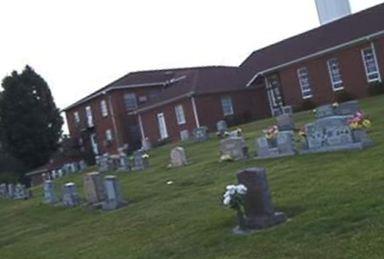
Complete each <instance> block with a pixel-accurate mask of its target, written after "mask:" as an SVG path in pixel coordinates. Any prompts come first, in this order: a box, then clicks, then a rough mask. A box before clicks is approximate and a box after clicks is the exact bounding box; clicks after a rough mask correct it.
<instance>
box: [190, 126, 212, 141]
mask: <svg viewBox="0 0 384 259" xmlns="http://www.w3.org/2000/svg"><path fill="white" fill-rule="evenodd" d="M208 138H209V136H208V128H207V127H200V128H196V129H194V130H193V140H194V141H196V142H202V141H206V140H208Z"/></svg>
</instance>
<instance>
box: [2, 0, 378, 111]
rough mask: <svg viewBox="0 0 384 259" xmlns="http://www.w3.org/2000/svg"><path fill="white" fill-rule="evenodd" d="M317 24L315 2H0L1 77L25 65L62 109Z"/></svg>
mask: <svg viewBox="0 0 384 259" xmlns="http://www.w3.org/2000/svg"><path fill="white" fill-rule="evenodd" d="M335 1H338V0H335ZM350 2H351V7H352V11H353V12H357V11H359V10H362V9H365V8H367V7H370V6H373V5H376V4H378V3H382V2H384V1H383V0H351V1H350ZM317 26H319V22H318V18H317V13H316V7H315V4H314V0H290V1H287V0H264V1H261V0H237V1H235V0H232V1H228V0H190V1H186V0H125V1H115V0H108V1H98V0H92V1H91V0H89V1H88V0H65V1H57V0H33V1H32V0H25V1H20V0H0V33H1V41H0V77H1V78H3V77H4V76H6V75H7V74H9V73H10V72H11V71H12V70H19V71H20V70H21V69H22V68H23V67H24V66H25V65H26V64H29V65H31V66H32V67H33V68H34V69H35V70H36V71H37V72H38V73H39V74H41V75H42V76H43V77H44V78H45V79H46V80H47V81H48V83H49V85H50V87H51V90H52V92H53V95H54V97H55V101H56V103H57V105H58V106H59V107H60V108H64V107H65V106H67V105H69V104H71V103H73V102H75V101H76V100H78V99H80V98H81V97H83V96H85V95H86V94H89V93H90V92H91V91H95V90H97V89H98V88H100V87H103V86H104V85H106V84H107V83H109V82H111V81H113V80H115V79H117V78H118V77H120V76H122V75H124V74H126V73H128V72H130V71H137V70H150V69H160V68H173V67H187V66H201V65H239V64H240V63H241V62H242V61H243V60H244V59H245V58H246V57H247V56H248V55H249V54H250V53H251V52H252V51H253V50H256V49H258V48H260V47H263V46H266V45H268V44H271V43H274V42H276V41H279V40H282V39H284V38H286V37H289V36H293V35H295V34H297V33H300V32H304V31H306V30H309V29H312V28H314V27H317Z"/></svg>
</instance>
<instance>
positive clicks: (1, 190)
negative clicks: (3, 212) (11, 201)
mask: <svg viewBox="0 0 384 259" xmlns="http://www.w3.org/2000/svg"><path fill="white" fill-rule="evenodd" d="M7 194H8V190H7V184H6V183H2V184H0V197H1V198H6V197H7Z"/></svg>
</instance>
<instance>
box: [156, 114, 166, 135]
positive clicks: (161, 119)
mask: <svg viewBox="0 0 384 259" xmlns="http://www.w3.org/2000/svg"><path fill="white" fill-rule="evenodd" d="M156 117H157V123H158V126H159V132H160V139H166V138H168V137H169V135H168V130H167V123H166V122H165V116H164V113H162V112H161V113H158V114H157V116H156Z"/></svg>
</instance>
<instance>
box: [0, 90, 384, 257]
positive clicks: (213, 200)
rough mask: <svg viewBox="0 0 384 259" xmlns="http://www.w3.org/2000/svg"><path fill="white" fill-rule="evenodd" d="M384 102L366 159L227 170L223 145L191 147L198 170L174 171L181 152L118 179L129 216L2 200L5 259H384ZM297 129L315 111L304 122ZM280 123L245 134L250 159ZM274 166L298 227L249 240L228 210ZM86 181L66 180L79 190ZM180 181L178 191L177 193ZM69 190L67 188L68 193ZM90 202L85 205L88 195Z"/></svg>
mask: <svg viewBox="0 0 384 259" xmlns="http://www.w3.org/2000/svg"><path fill="white" fill-rule="evenodd" d="M383 103H384V97H383V96H381V97H373V98H368V99H365V100H363V101H361V106H362V108H363V110H364V111H365V112H366V113H367V114H369V115H370V116H371V119H372V122H373V126H372V128H371V129H370V130H369V134H370V137H371V138H372V139H373V140H374V142H375V146H374V147H372V148H370V149H367V150H364V151H352V152H338V153H323V154H308V155H302V156H295V157H286V158H280V159H272V160H253V159H249V160H248V161H237V162H221V163H220V162H219V153H218V152H219V140H218V139H217V138H216V137H212V138H211V139H210V140H209V141H207V142H204V143H192V142H190V143H185V144H182V146H183V147H185V150H186V153H187V157H188V160H189V162H190V165H188V166H186V167H180V168H172V169H168V168H167V165H168V163H169V153H170V149H171V145H168V146H163V147H160V148H157V149H154V150H151V151H150V153H149V154H150V164H151V167H150V168H149V169H147V170H144V171H142V172H131V173H124V172H119V173H117V175H118V178H119V181H120V183H121V187H122V192H123V195H124V198H125V199H127V200H128V201H129V205H128V206H127V207H124V208H121V209H119V210H115V211H111V212H102V211H98V210H90V209H87V208H86V207H77V208H73V209H68V208H63V207H62V206H57V207H52V206H50V205H45V204H42V200H43V198H42V187H41V186H40V187H36V188H34V189H33V191H34V198H33V199H31V200H27V201H11V200H1V201H0V257H1V258H39V259H41V258H256V257H257V258H292V257H294V258H382V257H383V255H384V251H383V244H384V235H383V233H384V170H383V168H384V161H383V160H384V155H383V154H384V116H383V110H384V108H383V105H382V104H383ZM294 117H295V122H296V124H297V126H302V125H304V123H305V122H308V121H311V120H313V114H312V113H311V112H302V113H298V114H295V115H294ZM272 124H274V119H267V120H264V121H258V122H252V123H250V124H247V125H242V126H241V128H242V129H243V132H244V133H245V136H246V140H247V144H248V146H249V148H250V154H251V155H252V156H253V154H254V151H255V147H254V141H255V138H256V137H257V136H260V135H261V134H262V133H261V130H262V129H264V128H267V127H268V126H270V125H272ZM255 166H257V167H265V168H267V170H268V180H269V185H270V188H271V192H272V193H271V194H272V200H273V203H274V204H275V207H276V210H277V211H282V212H285V213H286V214H287V216H288V218H289V221H288V222H286V223H284V224H282V225H278V226H276V227H273V228H271V229H267V230H263V231H260V232H256V233H254V234H252V235H248V236H238V235H234V234H232V228H233V227H234V226H235V225H236V218H235V212H234V211H232V210H230V209H227V208H225V207H224V206H223V205H222V194H223V193H224V190H225V186H226V185H228V184H232V183H236V182H237V180H236V176H235V173H236V172H237V171H238V170H240V169H244V168H247V167H255ZM82 177H83V176H82V175H79V174H78V175H73V176H69V177H65V178H63V179H60V180H58V181H57V182H55V183H56V187H57V188H58V189H59V188H61V185H62V183H64V182H68V181H74V182H75V183H77V186H78V191H79V193H80V195H83V192H82ZM168 181H172V184H167V182H168ZM59 183H60V184H59ZM83 197H84V196H83Z"/></svg>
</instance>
